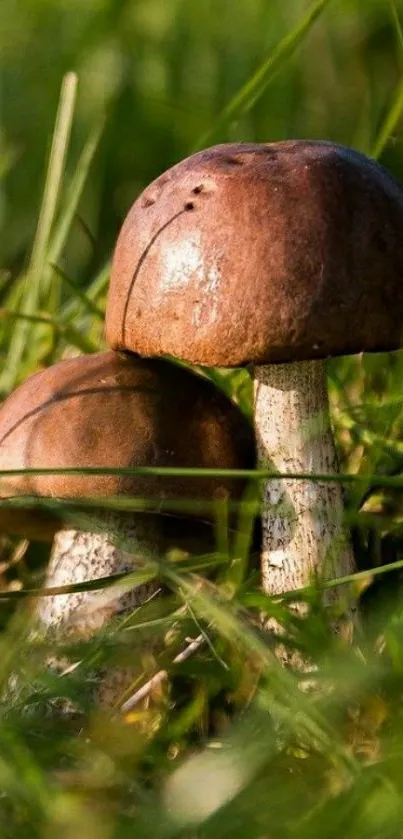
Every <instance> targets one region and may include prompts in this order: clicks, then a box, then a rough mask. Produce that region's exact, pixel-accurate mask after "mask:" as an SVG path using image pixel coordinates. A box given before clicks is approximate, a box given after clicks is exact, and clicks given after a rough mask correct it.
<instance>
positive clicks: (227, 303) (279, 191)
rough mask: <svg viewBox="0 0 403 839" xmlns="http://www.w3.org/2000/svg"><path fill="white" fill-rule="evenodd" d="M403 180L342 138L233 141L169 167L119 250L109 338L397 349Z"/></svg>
mask: <svg viewBox="0 0 403 839" xmlns="http://www.w3.org/2000/svg"><path fill="white" fill-rule="evenodd" d="M402 231H403V189H402V187H401V186H400V185H399V184H398V183H397V182H396V181H395V180H394V179H393V178H392V177H391V175H389V174H388V172H387V171H386V170H385V169H383V168H382V167H381V166H379V165H378V164H377V163H376V162H375V161H373V160H370V159H369V158H367V157H365V155H363V154H360V153H358V152H355V151H352V150H351V149H348V148H344V147H343V146H339V145H336V144H334V143H330V142H314V141H305V140H300V141H290V142H283V143H272V144H261V145H260V144H256V145H252V144H228V145H219V146H215V147H213V148H210V149H207V150H205V151H202V152H200V153H198V154H195V155H193V156H192V157H189V158H187V159H186V160H184V161H182V162H181V163H179V164H178V165H176V166H174V167H173V168H172V169H170V170H168V171H167V172H166V173H165V174H163V175H161V177H159V178H157V180H156V181H154V182H153V183H152V184H151V185H150V186H149V187H147V188H146V189H145V191H144V192H143V193H142V195H140V197H139V198H138V200H137V201H136V202H135V204H134V205H133V207H132V208H131V210H130V212H129V214H128V216H127V218H126V220H125V222H124V224H123V227H122V230H121V233H120V236H119V239H118V243H117V247H116V251H115V255H114V261H113V270H112V278H111V283H110V290H109V299H108V306H107V339H108V341H109V343H110V345H111V346H112V347H114V348H117V349H128V350H132V351H135V352H138V353H140V354H141V355H143V356H158V355H161V354H163V353H169V354H171V355H173V356H176V357H179V358H184V359H187V360H188V361H191V362H194V363H200V364H209V365H221V366H237V365H242V364H246V363H249V362H253V363H254V364H267V363H275V362H287V361H297V360H303V359H304V360H307V359H314V358H323V357H326V356H329V355H341V354H348V353H355V352H359V351H379V350H388V349H396V348H397V347H399V346H400V344H401V338H402V315H403V233H402Z"/></svg>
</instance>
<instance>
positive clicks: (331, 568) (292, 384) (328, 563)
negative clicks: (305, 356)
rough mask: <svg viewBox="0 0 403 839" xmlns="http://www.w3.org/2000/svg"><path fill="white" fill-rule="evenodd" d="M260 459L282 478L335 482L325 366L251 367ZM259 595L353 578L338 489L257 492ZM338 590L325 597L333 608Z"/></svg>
mask: <svg viewBox="0 0 403 839" xmlns="http://www.w3.org/2000/svg"><path fill="white" fill-rule="evenodd" d="M254 380H255V381H254V390H255V426H256V437H257V448H258V458H259V462H260V464H261V465H262V466H263V467H264V468H268V467H269V468H273V469H274V470H275V471H278V472H282V473H288V472H289V473H290V474H291V473H298V472H299V473H305V474H306V473H312V474H313V475H315V474H329V475H332V474H337V472H338V460H337V453H336V449H335V445H334V440H333V435H332V430H331V426H330V419H329V403H328V395H327V386H326V375H325V363H324V362H323V361H301V362H296V363H292V364H276V365H269V366H262V367H256V368H255V371H254ZM262 527H263V550H262V578H263V588H264V591H265V592H266V593H268V594H279V593H282V592H284V591H290V590H295V589H298V588H302V587H304V586H306V585H308V584H309V583H310V582H311V579H312V576H313V575H317V576H318V577H319V578H322V579H331V578H336V577H339V576H343V575H345V574H350V573H352V572H354V570H355V561H354V555H353V551H352V548H351V545H350V542H349V537H348V535H347V534H346V532H345V529H344V526H343V490H342V487H341V484H340V483H339V482H334V483H333V482H323V481H315V480H312V481H311V480H304V479H301V480H287V479H279V480H276V479H274V480H273V479H270V480H268V481H266V482H265V484H264V488H263V511H262ZM339 596H340V595H339V594H338V592H337V590H336V589H334V590H332V591H330V592H327V594H326V601H327V603H329V602H330V603H332V602H335V601H337V599H338V597H339Z"/></svg>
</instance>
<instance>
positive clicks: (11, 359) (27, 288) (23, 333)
mask: <svg viewBox="0 0 403 839" xmlns="http://www.w3.org/2000/svg"><path fill="white" fill-rule="evenodd" d="M76 92H77V76H76V74H75V73H67V75H66V76H65V77H64V79H63V83H62V88H61V93H60V100H59V107H58V111H57V114H56V122H55V129H54V133H53V141H52V146H51V151H50V157H49V165H48V170H47V175H46V179H45V186H44V192H43V198H42V205H41V209H40V213H39V219H38V225H37V231H36V235H35V239H34V244H33V247H32V254H31V259H30V262H29V265H28V269H27V274H26V277H25V280H24V283H23V297H22V307H23V310H24V312H25V313H26V314H33V313H34V311H35V309H36V307H37V303H38V300H39V293H40V291H39V290H40V285H41V280H42V275H43V270H44V266H45V260H46V251H47V248H48V244H49V237H50V233H51V229H52V225H53V223H54V218H55V213H56V208H57V203H58V198H59V192H60V186H61V181H62V177H63V172H64V166H65V160H66V155H67V149H68V145H69V140H70V133H71V128H72V123H73V114H74V106H75V100H76ZM28 335H29V325H28V323H27V322H23V321H21V323H20V324H19V326H18V327H16V329H15V330H14V331H13V333H12V336H11V340H10V345H9V349H8V353H7V359H6V363H5V366H4V368H3V371H2V373H1V375H0V390H3V391H6V392H8V391H9V390H10V389H11V388H12V387H13V386H14V384H15V382H16V381H17V379H18V374H19V368H20V362H21V359H22V356H23V354H24V349H25V347H26V345H27V341H28Z"/></svg>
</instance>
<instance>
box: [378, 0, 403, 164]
mask: <svg viewBox="0 0 403 839" xmlns="http://www.w3.org/2000/svg"><path fill="white" fill-rule="evenodd" d="M390 7H391V12H392V19H393V23H394V26H395V29H396V37H397V42H398V46H399V51H400V53H401V57H403V30H402V26H401V23H400V20H399V17H398V14H397V10H396V6H395V4H394V0H390ZM402 111H403V77H402V78H401V79H400V82H399V84H398V85H397V88H396V91H395V95H394V97H393V99H392V102H391V104H390V106H389V109H388V111H387V113H386V116H385V119H384V120H383V123H382V125H381V127H380V129H379V131H378V135H377V137H376V140H375V142H374V145H373V148H372V152H371V153H372V156H373V157H374V158H375V159H377V158H378V157H380V156H381V154H382V152H383V150H384V148H385V146H386V144H387V142H388V140H389V138H390V137H391V135H392V133H393V131H394V130H395V128H396V126H397V124H398V122H399V119H400V117H401V114H402Z"/></svg>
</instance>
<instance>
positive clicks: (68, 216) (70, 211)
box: [47, 119, 104, 262]
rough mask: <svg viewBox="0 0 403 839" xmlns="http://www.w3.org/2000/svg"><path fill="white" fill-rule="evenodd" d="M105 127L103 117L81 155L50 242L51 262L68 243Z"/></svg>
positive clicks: (48, 255) (57, 257) (55, 260)
mask: <svg viewBox="0 0 403 839" xmlns="http://www.w3.org/2000/svg"><path fill="white" fill-rule="evenodd" d="M103 128H104V120H103V119H102V120H101V121H100V122H99V123H98V124H97V125H96V126H95V128H94V129H93V130H92V132H91V134H90V136H89V138H88V140H87V142H86V144H85V146H84V148H83V151H82V153H81V155H80V158H79V160H78V163H77V166H76V170H75V173H74V177H73V179H72V182H71V184H70V186H69V188H68V190H67V195H66V200H65V203H64V207H63V210H62V212H61V217H60V220H59V221H58V223H57V224H56V227H55V231H54V234H53V236H52V238H51V241H50V244H49V248H48V254H47V257H48V259H49V262H57V260H58V259H59V257H60V254H61V252H62V250H63V248H64V245H65V244H66V240H67V237H68V234H69V232H70V229H71V225H72V223H73V220H74V216H75V214H76V212H77V207H78V204H79V201H80V198H81V195H82V192H83V189H84V186H85V183H86V180H87V177H88V174H89V171H90V169H91V165H92V162H93V159H94V155H95V152H96V150H97V148H98V145H99V141H100V138H101V135H102V131H103Z"/></svg>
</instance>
